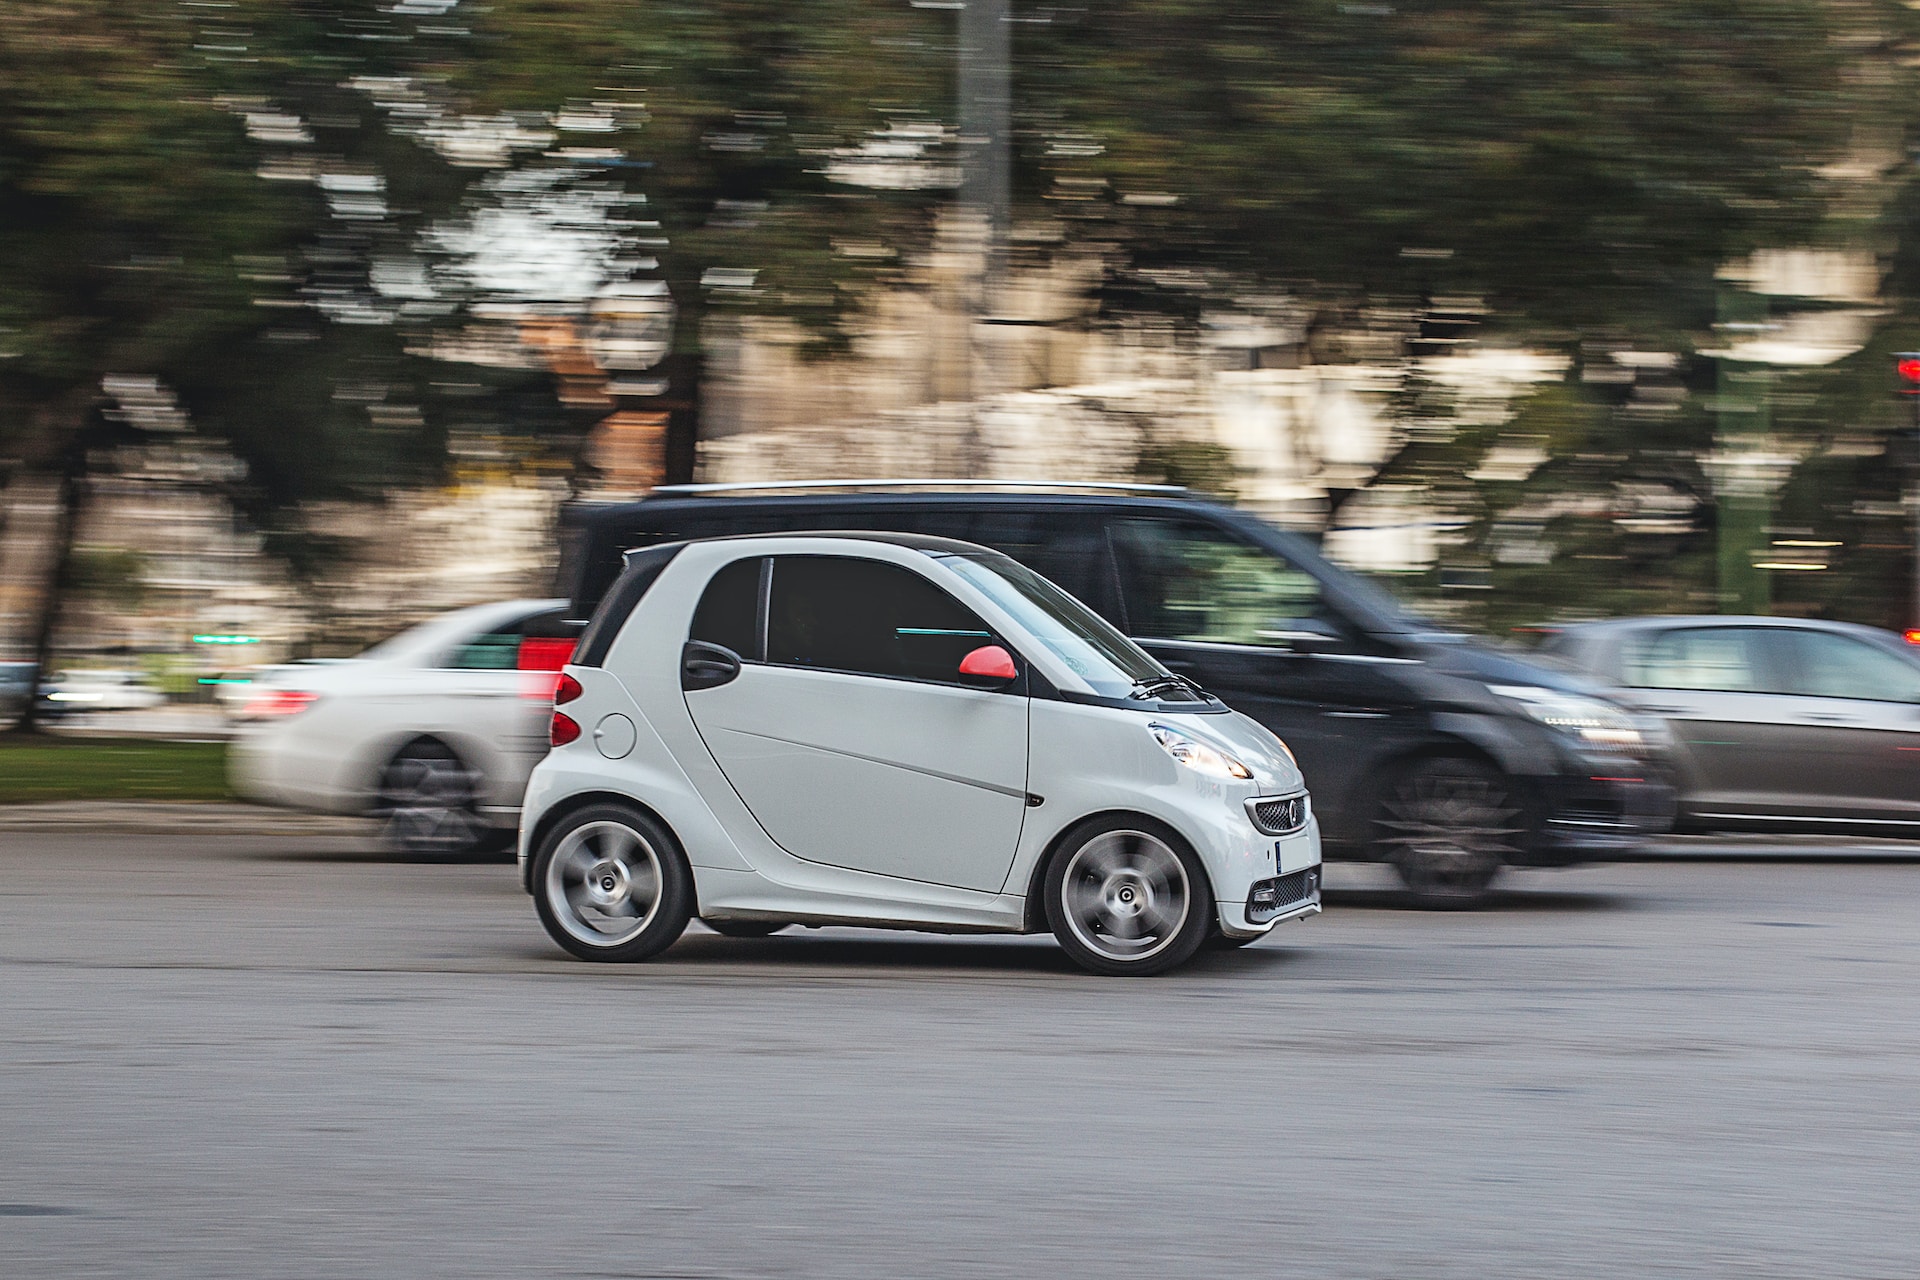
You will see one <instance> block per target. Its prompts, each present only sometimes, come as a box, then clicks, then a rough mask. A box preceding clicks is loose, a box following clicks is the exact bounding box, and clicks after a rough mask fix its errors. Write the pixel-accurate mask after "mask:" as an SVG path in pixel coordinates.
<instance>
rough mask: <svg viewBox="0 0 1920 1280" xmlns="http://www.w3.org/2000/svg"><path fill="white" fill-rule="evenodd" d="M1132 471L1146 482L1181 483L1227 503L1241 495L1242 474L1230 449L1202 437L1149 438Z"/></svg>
mask: <svg viewBox="0 0 1920 1280" xmlns="http://www.w3.org/2000/svg"><path fill="white" fill-rule="evenodd" d="M1133 474H1134V478H1135V479H1137V480H1141V481H1144V482H1145V483H1147V484H1174V485H1179V486H1180V487H1181V488H1183V489H1191V490H1193V491H1194V492H1195V493H1204V494H1207V495H1209V496H1211V497H1215V498H1221V499H1224V500H1226V501H1228V502H1232V501H1233V500H1234V499H1235V498H1236V497H1238V496H1239V492H1240V490H1239V483H1240V480H1241V477H1242V472H1241V469H1240V466H1239V464H1238V463H1236V462H1235V461H1234V460H1233V452H1232V451H1231V450H1229V449H1228V448H1226V446H1224V445H1218V444H1214V443H1212V442H1210V441H1202V440H1153V439H1149V440H1147V441H1145V442H1144V443H1142V445H1141V446H1140V452H1139V454H1138V455H1137V456H1136V458H1135V461H1134V467H1133Z"/></svg>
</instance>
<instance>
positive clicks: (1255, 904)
mask: <svg viewBox="0 0 1920 1280" xmlns="http://www.w3.org/2000/svg"><path fill="white" fill-rule="evenodd" d="M1319 897H1320V868H1319V867H1308V868H1306V869H1305V870H1303V871H1295V872H1292V873H1291V874H1289V875H1284V876H1280V877H1278V878H1276V879H1273V880H1261V881H1258V882H1256V883H1255V884H1254V885H1253V886H1252V887H1251V888H1250V889H1249V891H1248V893H1247V922H1248V923H1249V924H1260V923H1262V922H1263V921H1267V920H1271V919H1273V917H1275V916H1277V915H1279V914H1280V913H1281V912H1283V911H1286V910H1289V909H1290V908H1293V907H1297V906H1299V905H1300V904H1301V903H1303V902H1309V901H1318V900H1319Z"/></svg>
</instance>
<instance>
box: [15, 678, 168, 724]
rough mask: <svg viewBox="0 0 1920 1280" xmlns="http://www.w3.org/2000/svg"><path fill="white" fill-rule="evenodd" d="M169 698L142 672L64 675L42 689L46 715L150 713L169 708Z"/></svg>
mask: <svg viewBox="0 0 1920 1280" xmlns="http://www.w3.org/2000/svg"><path fill="white" fill-rule="evenodd" d="M166 701H167V696H166V695H165V694H164V693H161V692H160V690H158V689H156V688H154V687H153V685H152V684H150V683H148V681H147V677H146V676H145V675H143V674H141V673H140V672H138V671H97V670H76V671H62V672H61V673H60V674H59V675H57V676H55V677H54V678H53V680H52V681H51V682H50V683H48V684H44V685H41V686H40V705H41V711H42V713H43V714H51V715H56V716H62V715H74V714H77V713H79V712H83V711H146V710H149V709H150V708H153V707H159V706H164V705H166Z"/></svg>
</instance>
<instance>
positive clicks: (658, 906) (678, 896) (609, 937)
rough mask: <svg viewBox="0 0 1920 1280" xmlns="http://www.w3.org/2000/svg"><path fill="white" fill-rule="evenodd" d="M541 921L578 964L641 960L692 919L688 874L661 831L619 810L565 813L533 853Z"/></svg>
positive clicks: (675, 847)
mask: <svg viewBox="0 0 1920 1280" xmlns="http://www.w3.org/2000/svg"><path fill="white" fill-rule="evenodd" d="M533 888H534V894H533V900H534V905H535V906H536V907H537V908H538V910H539V913H540V923H542V924H544V925H545V926H546V927H547V933H548V935H549V936H550V937H552V938H553V940H554V941H555V942H557V943H559V944H560V945H561V946H562V947H564V948H566V949H567V950H568V951H570V952H572V953H573V954H574V955H576V956H578V957H580V958H581V959H582V960H610V961H633V960H647V959H651V958H652V957H653V956H656V955H658V954H660V953H661V952H662V951H665V950H666V949H667V948H668V947H670V946H672V945H673V944H674V942H675V941H676V940H677V939H678V938H679V937H680V935H681V933H682V932H683V931H685V929H686V927H687V921H688V920H690V919H692V918H693V905H694V894H693V872H692V871H691V870H689V869H688V867H687V861H686V858H685V857H684V856H683V855H682V854H681V852H680V846H679V844H678V842H676V841H675V840H674V838H673V835H672V833H670V832H669V831H668V830H667V829H666V828H665V827H663V826H661V825H660V824H659V823H658V822H655V821H654V820H653V819H652V818H649V817H647V816H646V815H645V814H643V813H640V812H639V811H638V810H635V809H629V808H627V807H626V806H624V805H617V804H596V805H589V806H587V807H586V808H584V809H582V810H580V811H579V812H578V813H574V814H571V815H569V816H568V817H567V818H565V819H564V820H562V821H561V822H560V823H559V824H558V825H557V826H555V827H554V828H553V830H551V831H549V832H548V833H547V834H546V836H545V837H544V838H543V839H542V840H541V841H540V848H539V850H538V851H537V852H536V853H535V854H534V863H533Z"/></svg>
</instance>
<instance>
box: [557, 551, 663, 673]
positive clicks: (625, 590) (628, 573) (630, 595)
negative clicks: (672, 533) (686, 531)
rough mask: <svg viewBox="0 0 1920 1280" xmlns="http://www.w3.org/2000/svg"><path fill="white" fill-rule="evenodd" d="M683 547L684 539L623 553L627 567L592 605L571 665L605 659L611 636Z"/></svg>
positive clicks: (596, 663) (593, 664)
mask: <svg viewBox="0 0 1920 1280" xmlns="http://www.w3.org/2000/svg"><path fill="white" fill-rule="evenodd" d="M686 548H687V544H686V543H684V542H666V543H656V544H654V545H653V546H650V547H639V548H633V549H629V550H628V551H627V552H626V553H625V558H626V568H624V569H622V570H621V571H620V576H619V577H618V578H616V579H615V580H614V583H613V586H612V587H610V588H608V590H607V593H606V594H605V595H604V596H602V597H601V599H600V603H599V604H598V605H597V606H596V607H595V608H594V611H593V617H592V618H591V619H589V620H588V622H587V627H586V630H585V631H583V632H582V633H581V635H580V642H579V644H577V645H576V646H575V647H574V651H573V659H572V661H571V662H570V663H569V665H570V666H576V667H597V666H600V665H601V664H603V663H604V662H605V661H606V660H607V651H608V650H610V649H612V648H613V642H614V640H615V639H616V638H617V637H618V636H619V634H620V632H621V631H623V630H625V628H626V625H627V619H628V618H630V617H632V616H633V611H634V609H635V608H636V607H638V606H639V604H640V601H641V599H642V598H643V597H644V596H645V595H646V594H647V592H648V591H650V590H651V589H652V588H653V584H654V583H655V582H657V581H658V580H659V578H660V575H661V574H662V573H663V572H665V571H666V568H667V566H668V565H669V564H672V563H673V561H674V558H675V557H676V556H678V555H679V554H680V553H681V552H682V551H684V550H686Z"/></svg>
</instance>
